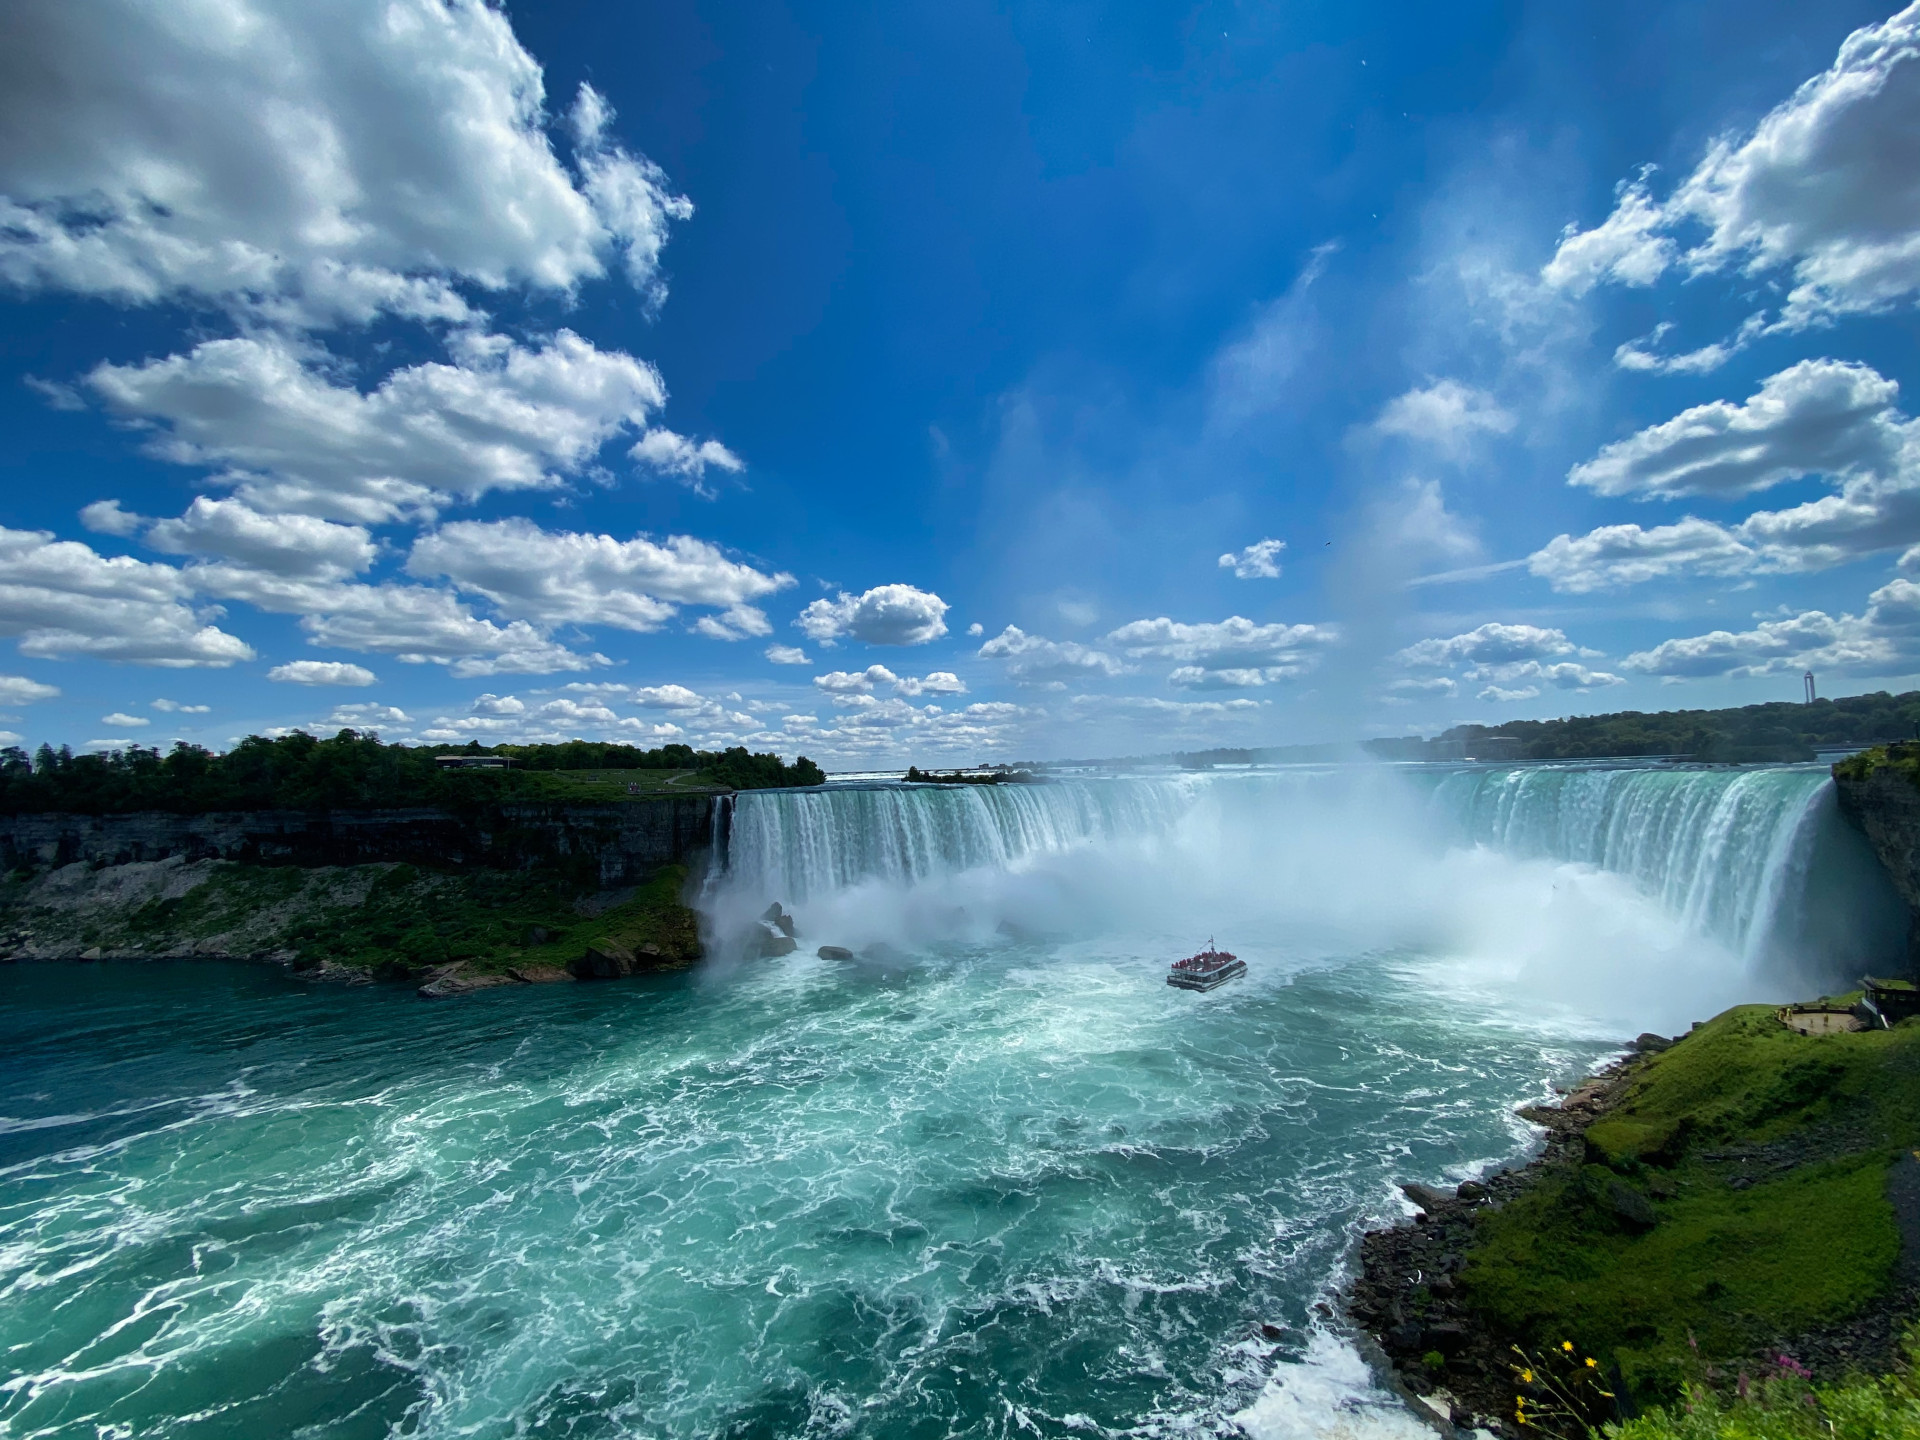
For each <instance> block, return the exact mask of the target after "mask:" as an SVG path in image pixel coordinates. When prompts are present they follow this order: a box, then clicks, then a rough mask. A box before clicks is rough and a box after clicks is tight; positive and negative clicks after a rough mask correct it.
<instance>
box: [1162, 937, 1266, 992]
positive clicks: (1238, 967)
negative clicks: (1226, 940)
mask: <svg viewBox="0 0 1920 1440" xmlns="http://www.w3.org/2000/svg"><path fill="white" fill-rule="evenodd" d="M1246 973H1247V962H1246V961H1244V960H1242V959H1240V958H1238V957H1237V956H1234V955H1229V954H1228V953H1227V952H1226V951H1225V950H1216V949H1214V948H1213V941H1211V940H1209V941H1207V948H1206V949H1204V950H1202V951H1201V952H1200V953H1199V954H1198V955H1189V956H1188V957H1187V958H1186V959H1184V960H1176V961H1174V962H1173V969H1172V970H1171V971H1169V972H1168V974H1167V984H1169V985H1174V986H1177V987H1178V988H1180V989H1182V990H1211V989H1213V987H1214V986H1216V985H1224V984H1226V983H1227V981H1229V980H1232V979H1234V978H1235V977H1236V976H1240V975H1244V974H1246Z"/></svg>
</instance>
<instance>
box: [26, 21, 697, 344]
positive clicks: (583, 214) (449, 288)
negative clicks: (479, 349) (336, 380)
mask: <svg viewBox="0 0 1920 1440" xmlns="http://www.w3.org/2000/svg"><path fill="white" fill-rule="evenodd" d="M0 57H3V58H0V278H3V279H5V280H6V281H7V282H9V283H11V284H12V285H14V286H16V287H20V288H22V289H27V290H37V289H58V290H66V291H73V292H78V293H81V294H91V295H101V296H106V297H110V298H113V299H117V300H121V301H130V302H145V301H153V300H159V299H164V298H170V297H186V298H190V299H195V300H200V301H204V302H211V303H213V304H216V305H222V306H226V307H229V308H232V309H235V310H243V311H249V312H253V313H256V314H263V315H265V316H268V317H270V318H273V319H276V320H280V321H282V322H294V323H314V322H325V321H331V320H338V319H348V320H365V319H369V318H371V317H372V316H373V315H375V314H378V313H381V312H383V311H384V312H389V313H393V314H398V315H403V316H409V317H413V318H416V319H443V320H448V319H465V318H468V317H469V316H470V315H471V314H472V312H471V309H470V307H469V306H468V304H467V302H466V301H465V300H464V299H463V298H462V297H461V295H460V294H459V293H458V291H457V289H456V284H457V283H465V284H468V285H471V286H475V287H478V288H479V289H481V290H496V289H501V288H504V287H507V286H514V285H519V286H528V287H534V288H538V289H544V290H549V291H568V290H571V289H572V288H573V287H574V286H576V285H577V284H578V283H579V282H581V281H582V280H586V279H589V278H592V277H596V276H599V275H602V274H604V273H605V272H606V270H607V269H608V266H609V262H618V263H621V264H622V266H623V268H624V269H625V270H626V272H627V274H628V275H629V277H630V278H632V279H633V280H634V281H635V282H636V283H638V284H640V285H641V286H642V287H643V288H650V287H652V286H654V285H655V284H656V283H657V281H656V270H657V262H658V258H659V254H660V247H661V245H662V243H663V242H664V238H665V232H666V226H667V223H668V221H669V220H671V219H674V218H679V217H683V216H685V215H687V214H689V213H691V207H690V206H689V205H688V204H687V202H686V201H685V200H682V199H680V198H678V197H676V196H674V195H672V194H671V193H670V192H669V190H668V189H667V188H666V183H665V180H664V178H663V177H662V176H661V174H660V172H659V171H658V170H657V169H656V168H654V167H653V166H652V165H650V164H648V163H647V162H646V161H645V160H642V159H638V158H636V157H633V156H630V155H628V154H626V153H625V152H623V151H622V150H620V149H619V147H618V146H617V145H615V144H614V143H613V142H612V140H611V139H610V137H609V135H608V131H607V121H608V119H609V118H610V117H609V112H608V111H607V107H606V104H605V102H604V101H603V100H601V99H600V97H599V96H598V95H597V94H595V93H594V92H593V91H591V90H590V89H585V88H583V90H582V91H581V94H580V96H579V98H578V100H577V101H576V103H575V105H574V108H573V112H572V116H571V120H572V124H571V126H570V129H571V131H572V140H573V146H572V149H573V156H572V159H573V165H572V168H571V169H569V167H568V166H567V165H566V164H564V163H563V162H562V160H561V159H560V157H559V156H558V155H556V153H555V150H554V147H553V145H552V143H551V142H550V140H549V138H548V135H547V133H546V129H545V123H546V113H545V102H546V95H545V89H544V85H543V80H542V75H541V71H540V67H539V65H538V64H537V63H535V61H534V60H533V58H532V57H531V56H530V55H528V54H527V52H526V51H525V50H524V49H523V48H522V47H521V45H520V43H519V41H518V40H517V39H516V38H515V36H514V34H513V31H512V28H511V26H510V25H509V23H508V20H507V17H506V15H505V14H504V12H502V11H500V10H499V9H497V8H495V7H494V6H492V5H489V4H485V3H483V0H339V3H333V4H328V5H324V6H315V5H311V4H307V3H304V0H181V3H177V4H167V5H150V4H144V3H140V0H96V3H91V4H87V5H31V6H26V7H13V8H12V9H10V10H9V12H8V14H7V17H6V19H5V21H4V22H0Z"/></svg>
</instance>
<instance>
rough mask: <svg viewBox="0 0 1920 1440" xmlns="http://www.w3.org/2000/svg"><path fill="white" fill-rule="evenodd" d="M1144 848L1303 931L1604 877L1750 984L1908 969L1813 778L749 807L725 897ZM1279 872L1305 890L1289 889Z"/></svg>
mask: <svg viewBox="0 0 1920 1440" xmlns="http://www.w3.org/2000/svg"><path fill="white" fill-rule="evenodd" d="M1130 840H1157V841H1164V842H1167V843H1168V844H1170V845H1172V846H1173V847H1175V851H1174V852H1163V853H1177V852H1178V851H1181V850H1184V851H1185V852H1187V855H1186V858H1187V861H1188V863H1189V864H1190V865H1197V866H1199V867H1200V868H1199V871H1198V872H1189V873H1193V874H1198V876H1199V880H1197V881H1190V882H1189V888H1192V889H1198V888H1201V885H1202V884H1203V883H1204V882H1208V881H1216V880H1217V881H1227V880H1228V879H1229V876H1231V877H1232V879H1233V882H1234V883H1239V884H1241V885H1242V886H1243V887H1244V888H1251V889H1257V890H1267V891H1270V892H1271V893H1273V894H1275V895H1279V896H1282V897H1283V903H1285V904H1287V905H1290V906H1293V907H1295V909H1296V911H1297V910H1298V908H1299V907H1300V906H1301V905H1306V906H1308V907H1309V908H1310V907H1311V903H1312V899H1313V897H1312V896H1311V895H1306V896H1303V894H1302V891H1301V884H1302V883H1305V884H1307V885H1309V886H1316V885H1317V886H1319V887H1320V888H1321V889H1323V890H1327V891H1329V892H1331V891H1332V890H1337V889H1339V888H1340V887H1341V886H1342V885H1343V884H1347V883H1353V884H1359V885H1363V886H1364V885H1365V884H1367V883H1373V880H1372V878H1371V877H1372V876H1373V873H1374V872H1375V871H1377V872H1378V878H1379V879H1380V880H1381V881H1384V882H1385V883H1388V884H1395V883H1400V884H1402V886H1403V888H1404V881H1405V878H1406V876H1407V874H1408V873H1409V872H1408V871H1407V870H1406V867H1407V866H1408V865H1415V866H1419V865H1421V864H1424V863H1425V862H1423V861H1421V860H1420V859H1419V858H1418V857H1419V856H1420V855H1422V854H1426V855H1433V856H1437V855H1438V854H1439V853H1441V852H1444V851H1445V850H1447V849H1449V848H1452V849H1456V850H1457V849H1459V848H1461V847H1466V848H1469V849H1471V848H1474V847H1484V848H1485V849H1487V850H1491V851H1496V852H1499V853H1501V854H1503V855H1508V856H1512V857H1514V858H1516V859H1518V860H1522V861H1539V860H1548V861H1557V862H1572V863H1575V864H1580V865H1589V866H1592V867H1594V868H1596V869H1599V870H1604V871H1609V872H1612V873H1614V874H1617V875H1621V876H1624V877H1626V878H1627V879H1629V880H1631V881H1632V882H1633V883H1634V885H1635V886H1636V887H1637V888H1639V889H1640V890H1641V891H1642V892H1644V893H1645V894H1647V895H1649V896H1650V897H1652V898H1653V899H1654V900H1656V901H1657V902H1658V903H1659V905H1660V907H1661V908H1662V909H1663V910H1664V911H1665V912H1667V913H1668V914H1669V915H1671V916H1672V917H1673V918H1674V919H1676V920H1679V921H1680V922H1681V923H1682V924H1683V925H1685V926H1686V927H1687V929H1689V930H1691V931H1692V932H1693V933H1695V934H1698V935H1701V936H1704V937H1710V938H1711V939H1713V940H1714V941H1716V942H1717V943H1718V944H1719V945H1721V946H1723V947H1724V948H1725V949H1726V950H1728V951H1731V952H1732V953H1733V954H1735V955H1737V956H1740V957H1742V958H1743V960H1744V961H1745V963H1746V966H1747V968H1748V971H1749V973H1752V974H1755V975H1759V974H1762V973H1766V972H1769V971H1778V972H1785V971H1787V970H1795V971H1798V972H1801V973H1815V972H1817V973H1819V974H1821V975H1825V976H1831V977H1833V978H1835V979H1839V978H1844V977H1846V976H1847V975H1849V974H1853V975H1857V974H1858V972H1859V970H1860V969H1862V968H1868V967H1871V966H1873V965H1878V964H1895V965H1897V964H1899V963H1900V962H1899V958H1898V957H1899V956H1900V953H1901V951H1902V949H1903V946H1904V932H1905V924H1906V916H1905V910H1904V907H1903V906H1902V905H1901V904H1900V902H1899V901H1898V899H1897V897H1896V896H1895V895H1894V893H1893V890H1892V886H1891V884H1890V882H1889V881H1888V880H1887V877H1886V875H1885V873H1884V871H1883V870H1882V869H1881V867H1880V865H1879V862H1878V861H1877V860H1876V859H1875V858H1874V856H1873V855H1872V853H1871V851H1870V849H1869V848H1868V846H1867V844H1866V842H1865V840H1864V839H1863V838H1862V837H1861V836H1860V835H1858V834H1857V833H1856V832H1855V831H1854V830H1853V829H1852V827H1851V826H1849V825H1847V824H1846V822H1845V821H1844V820H1843V819H1842V818H1841V817H1840V815H1839V813H1838V807H1837V805H1836V804H1835V800H1834V793H1833V785H1832V781H1831V780H1830V778H1829V777H1828V776H1827V774H1826V772H1825V771H1824V770H1823V769H1819V768H1815V767H1811V766H1807V767H1794V766H1775V767H1769V768H1745V769H1736V768H1730V767H1725V768H1718V769H1710V768H1686V767H1678V766H1668V765H1581V764H1567V765H1514V766H1484V767H1481V766H1476V767H1471V768H1463V769H1441V768H1439V767H1431V768H1430V767H1417V766H1416V767H1395V768H1394V769H1391V770H1389V769H1385V768H1382V767H1372V766H1369V767H1335V768H1331V769H1318V770H1314V769H1300V770H1292V771H1279V772H1253V773H1216V774H1212V775H1205V776H1178V777H1164V778H1136V777H1105V778H1085V779H1074V780H1062V781H1057V782H1050V783H1044V784H1038V785H1012V784H1006V785H992V786H985V785H968V786H917V785H897V784H864V785H831V786H827V787H824V788H821V789H817V790H795V791H757V792H755V791H749V792H743V793H742V794H740V795H739V796H737V797H736V798H735V799H734V800H733V802H732V805H731V807H730V809H729V810H728V811H727V813H726V814H725V815H720V814H718V813H717V814H716V826H715V841H716V845H717V847H718V848H719V849H720V851H721V853H722V854H723V855H724V857H725V864H724V870H725V873H724V875H723V876H722V877H720V878H719V879H718V881H717V884H718V885H719V886H723V887H724V888H725V890H726V891H727V892H729V893H731V894H732V895H734V896H735V897H737V899H738V901H739V902H740V903H741V906H742V908H753V907H757V906H759V905H763V904H765V903H766V901H767V900H769V899H781V900H785V901H788V902H792V903H804V902H807V901H809V900H819V899H821V898H823V897H827V896H831V895H833V894H835V893H837V892H843V891H847V890H848V889H850V888H851V887H854V886H857V885H861V884H863V883H865V882H890V883H891V884H893V885H895V886H902V887H913V886H917V885H920V884H922V883H923V882H928V881H935V880H939V879H941V878H943V877H951V876H957V875H961V874H965V873H976V874H984V873H991V872H1006V871H1011V872H1020V871H1022V870H1025V869H1030V868H1031V867H1032V866H1033V865H1035V864H1037V863H1040V862H1041V861H1042V860H1043V859H1044V858H1045V857H1049V856H1063V855H1069V854H1071V853H1072V852H1075V851H1082V850H1085V851H1090V852H1093V853H1099V848H1100V847H1103V846H1110V845H1112V844H1113V843H1114V842H1120V841H1130ZM1288 847H1291V848H1288ZM1302 853H1307V854H1309V855H1311V856H1313V857H1315V859H1316V862H1317V863H1318V864H1319V866H1320V867H1321V872H1322V873H1320V875H1319V878H1318V879H1316V880H1313V881H1307V882H1301V881H1299V880H1298V879H1297V875H1298V874H1304V873H1312V872H1310V871H1303V870H1301V868H1300V865H1299V863H1298V857H1299V855H1300V854H1302ZM1283 854H1284V855H1286V856H1288V857H1291V858H1290V859H1289V860H1288V861H1287V862H1286V863H1289V864H1292V866H1293V873H1294V874H1295V876H1296V878H1294V879H1291V880H1287V881H1285V882H1284V883H1283V882H1282V880H1281V870H1280V869H1279V868H1277V867H1279V866H1280V865H1281V864H1282V861H1281V860H1280V858H1279V857H1280V856H1282V855H1283ZM1203 857H1212V858H1203ZM1342 865H1345V866H1346V867H1347V869H1346V870H1345V871H1344V872H1341V876H1340V878H1339V879H1333V878H1330V869H1329V867H1331V870H1337V869H1338V867H1340V866H1342ZM1349 876H1352V877H1354V878H1353V879H1352V880H1351V881H1349V880H1348V878H1347V877H1349ZM1488 903H1496V902H1493V901H1489V902H1488ZM1810 967H1811V968H1810Z"/></svg>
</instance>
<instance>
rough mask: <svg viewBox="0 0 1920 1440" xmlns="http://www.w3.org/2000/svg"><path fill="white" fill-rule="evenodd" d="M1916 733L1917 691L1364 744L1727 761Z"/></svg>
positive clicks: (1383, 749)
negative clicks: (1491, 738) (1487, 746)
mask: <svg viewBox="0 0 1920 1440" xmlns="http://www.w3.org/2000/svg"><path fill="white" fill-rule="evenodd" d="M1916 734H1920V690H1909V691H1906V692H1905V693H1904V694H1900V695H1889V694H1888V693H1887V692H1886V691H1884V690H1878V691H1875V692H1874V693H1873V694H1871V695H1850V696H1847V697H1846V698H1844V699H1840V700H1816V701H1814V702H1813V703H1812V704H1810V705H1807V704H1788V703H1785V702H1775V703H1770V704H1766V705H1743V706H1740V707H1739V708H1737V709H1730V710H1664V711H1659V712H1657V713H1653V714H1646V713H1643V712H1641V711H1638V710H1623V711H1620V712H1618V713H1616V714H1612V715H1572V716H1568V717H1567V718H1565V719H1562V720H1510V721H1508V722H1507V723H1505V724H1503V725H1457V726H1455V727H1454V728H1453V729H1451V730H1449V731H1447V732H1446V733H1445V734H1443V735H1441V736H1439V737H1438V739H1437V740H1432V741H1429V740H1423V739H1421V738H1420V737H1418V736H1408V737H1407V738H1405V739H1398V740H1371V741H1368V742H1367V749H1369V750H1371V751H1372V752H1373V753H1375V754H1377V755H1379V756H1381V757H1382V758H1385V759H1390V760H1426V759H1431V758H1434V757H1435V753H1436V751H1437V750H1442V749H1444V747H1445V743H1446V742H1448V741H1461V740H1465V741H1469V742H1471V741H1473V740H1475V739H1478V738H1480V737H1481V736H1485V735H1506V736H1511V737H1513V739H1515V740H1517V741H1518V742H1519V745H1518V747H1517V750H1518V754H1517V755H1516V756H1515V758H1516V759H1527V760H1578V759H1583V758H1588V757H1599V756H1615V755H1685V756H1688V757H1689V758H1691V759H1694V760H1706V761H1724V762H1728V763H1734V764H1740V763H1747V764H1751V763H1756V762H1764V761H1785V760H1811V759H1813V758H1814V749H1815V747H1816V746H1839V745H1859V744H1864V743H1866V742H1868V741H1873V740H1906V739H1911V738H1913V737H1914V736H1915V735H1916Z"/></svg>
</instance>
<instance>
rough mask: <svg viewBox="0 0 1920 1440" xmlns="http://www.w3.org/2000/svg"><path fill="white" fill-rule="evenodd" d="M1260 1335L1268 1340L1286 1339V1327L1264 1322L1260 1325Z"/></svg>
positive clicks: (1268, 1321) (1269, 1321)
mask: <svg viewBox="0 0 1920 1440" xmlns="http://www.w3.org/2000/svg"><path fill="white" fill-rule="evenodd" d="M1260 1333H1261V1334H1262V1335H1263V1336H1265V1337H1266V1338H1267V1339H1269V1340H1284V1339H1286V1338H1287V1327H1286V1326H1284V1325H1276V1324H1274V1323H1273V1322H1272V1321H1271V1320H1265V1321H1262V1322H1261V1324H1260Z"/></svg>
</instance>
